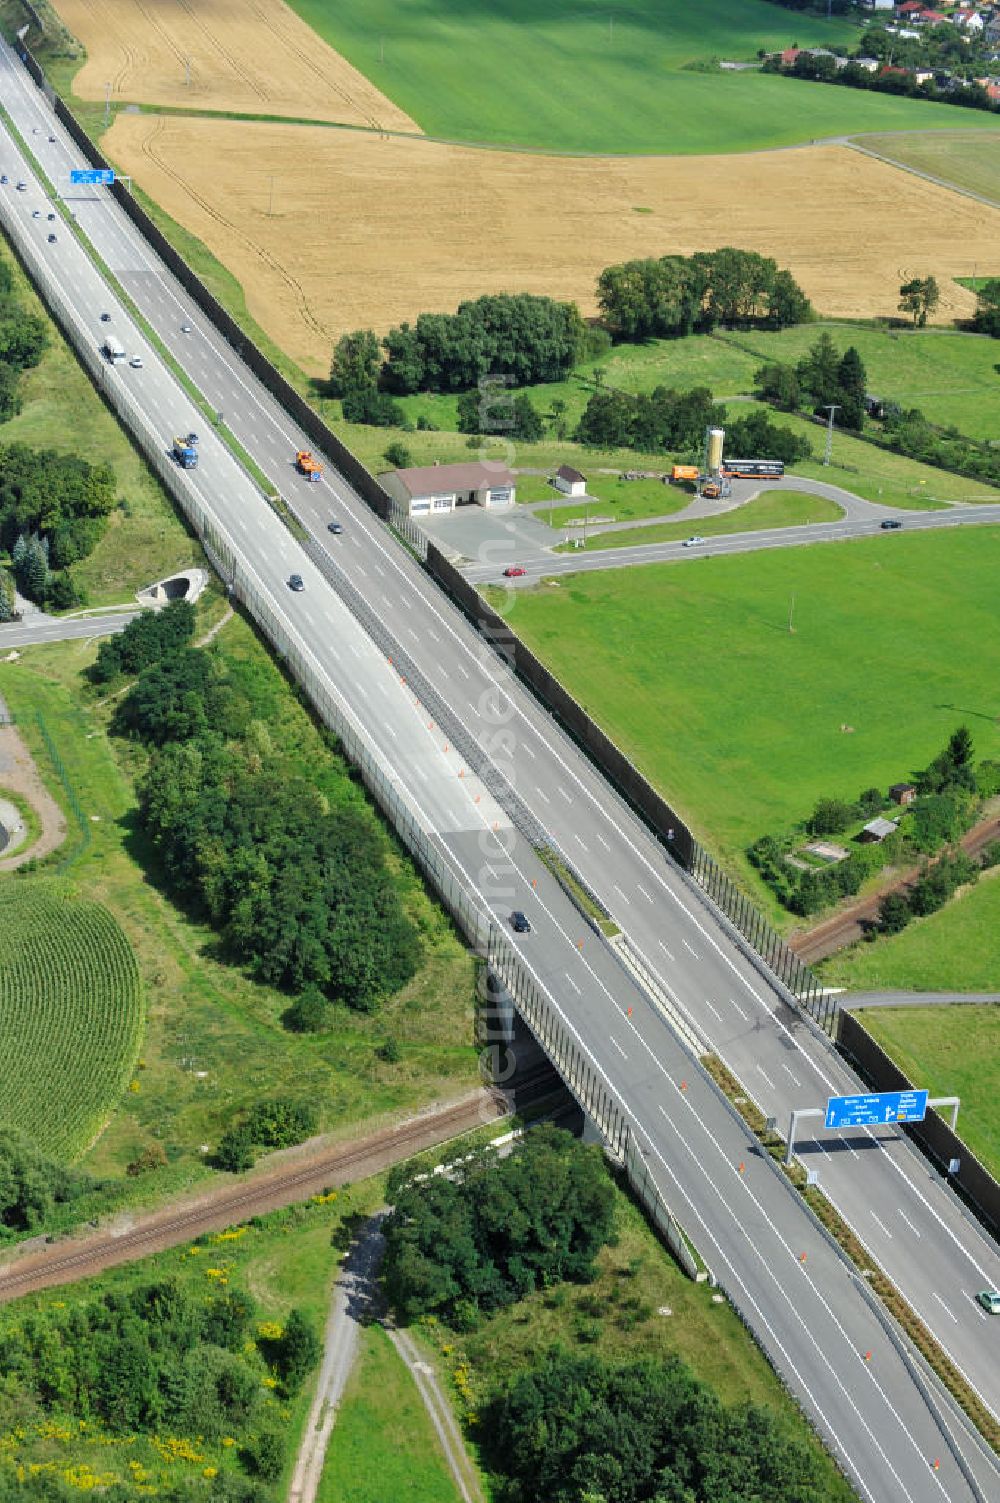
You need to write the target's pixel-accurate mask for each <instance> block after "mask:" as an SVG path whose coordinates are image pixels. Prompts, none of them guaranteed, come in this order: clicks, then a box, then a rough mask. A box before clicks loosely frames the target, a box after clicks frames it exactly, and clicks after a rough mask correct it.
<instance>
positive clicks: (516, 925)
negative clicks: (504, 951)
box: [510, 908, 531, 934]
mask: <svg viewBox="0 0 1000 1503" xmlns="http://www.w3.org/2000/svg"><path fill="white" fill-rule="evenodd" d="M510 927H511V928H512V929H513V931H514V933H515V934H530V933H531V925H530V924H529V923H528V918H527V914H524V913H522V912H521V910H520V908H515V909H514V912H513V913H512V914H511V916H510Z"/></svg>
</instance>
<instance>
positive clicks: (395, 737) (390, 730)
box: [385, 721, 399, 741]
mask: <svg viewBox="0 0 1000 1503" xmlns="http://www.w3.org/2000/svg"><path fill="white" fill-rule="evenodd" d="M385 728H386V730H387V731H388V732H389V735H390V736H391V737H392V739H393V741H398V740H399V737H398V736H397V735H396V732H395V731H394V730H393V728H392V726H391V725H390V724H389V722H388V721H386V723H385Z"/></svg>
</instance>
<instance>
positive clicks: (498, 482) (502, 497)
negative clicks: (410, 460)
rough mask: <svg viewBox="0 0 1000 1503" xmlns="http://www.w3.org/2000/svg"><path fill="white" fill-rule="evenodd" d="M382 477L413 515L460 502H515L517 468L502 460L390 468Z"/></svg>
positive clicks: (450, 507) (433, 512)
mask: <svg viewBox="0 0 1000 1503" xmlns="http://www.w3.org/2000/svg"><path fill="white" fill-rule="evenodd" d="M379 480H380V481H381V483H382V485H383V486H384V487H385V489H386V490H387V491H388V492H389V495H390V496H392V497H393V499H394V500H396V501H398V502H399V503H400V505H401V506H403V507H405V509H406V511H407V512H408V514H409V515H410V516H411V517H420V516H424V517H426V516H432V515H433V516H437V515H440V514H443V513H444V512H448V511H454V510H455V507H456V506H469V505H475V506H486V507H494V506H511V505H513V502H514V497H515V490H514V471H513V470H509V469H508V468H507V466H506V465H502V464H483V463H480V462H479V461H476V462H474V463H470V464H433V465H426V466H424V467H422V468H417V469H411V470H389V471H388V472H387V473H386V474H384V475H380V476H379Z"/></svg>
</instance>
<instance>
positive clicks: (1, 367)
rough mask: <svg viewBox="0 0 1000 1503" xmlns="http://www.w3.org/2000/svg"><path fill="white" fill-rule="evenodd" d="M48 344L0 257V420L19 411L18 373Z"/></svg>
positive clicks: (42, 327) (33, 362) (40, 322)
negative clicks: (22, 303)
mask: <svg viewBox="0 0 1000 1503" xmlns="http://www.w3.org/2000/svg"><path fill="white" fill-rule="evenodd" d="M47 344H48V335H47V333H46V330H45V324H44V321H43V320H42V319H41V318H39V317H38V316H37V314H34V313H28V312H26V310H25V309H24V308H23V307H22V305H21V300H20V298H19V297H18V295H17V289H16V287H15V286H14V273H13V270H12V268H11V264H10V262H9V261H6V260H4V259H2V258H0V423H6V422H7V421H8V420H9V419H10V418H12V417H16V416H17V414H18V413H19V412H20V410H21V396H20V386H21V376H22V374H23V373H24V371H26V370H30V369H31V368H32V367H33V366H36V365H37V364H38V362H39V361H40V360H41V358H42V355H43V354H44V352H45V347H46V345H47Z"/></svg>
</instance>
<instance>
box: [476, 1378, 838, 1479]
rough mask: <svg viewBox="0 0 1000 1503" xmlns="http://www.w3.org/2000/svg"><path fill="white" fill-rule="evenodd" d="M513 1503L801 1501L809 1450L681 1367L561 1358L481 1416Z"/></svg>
mask: <svg viewBox="0 0 1000 1503" xmlns="http://www.w3.org/2000/svg"><path fill="white" fill-rule="evenodd" d="M483 1421H484V1422H483V1425H482V1435H483V1445H484V1448H485V1453H486V1457H487V1460H488V1463H489V1465H490V1467H491V1469H492V1470H493V1471H494V1472H496V1473H497V1474H498V1475H499V1476H500V1477H501V1478H502V1479H503V1483H504V1489H503V1496H504V1498H506V1499H508V1500H509V1503H534V1500H535V1499H540V1498H544V1499H545V1503H581V1500H583V1503H681V1500H693V1499H699V1500H705V1503H709V1500H725V1503H760V1500H762V1499H766V1500H767V1503H804V1500H807V1499H817V1498H819V1497H820V1496H821V1492H820V1487H821V1483H820V1473H819V1463H818V1459H817V1457H816V1454H815V1452H814V1450H813V1449H812V1448H810V1447H807V1446H804V1445H802V1444H800V1443H798V1442H797V1441H794V1440H790V1439H789V1438H788V1437H787V1436H786V1435H785V1434H784V1433H783V1431H782V1430H781V1429H780V1428H779V1426H778V1425H777V1424H776V1422H775V1420H774V1418H773V1416H772V1414H771V1412H770V1411H769V1410H767V1409H761V1408H755V1407H752V1406H749V1405H748V1406H746V1407H744V1408H737V1407H735V1406H734V1407H731V1408H727V1407H726V1406H725V1405H723V1404H722V1403H721V1401H720V1400H719V1399H718V1398H717V1397H716V1395H715V1394H714V1393H713V1392H712V1390H711V1389H709V1388H706V1387H705V1386H704V1384H702V1383H700V1382H699V1381H698V1379H696V1378H695V1377H694V1375H693V1374H692V1373H691V1371H690V1369H689V1368H688V1367H686V1366H685V1364H684V1363H683V1362H681V1360H680V1359H679V1358H677V1357H669V1358H667V1359H666V1360H657V1359H655V1358H640V1359H638V1360H633V1361H630V1362H625V1363H621V1364H611V1363H609V1362H607V1361H606V1360H604V1359H603V1358H601V1357H598V1356H577V1355H575V1354H573V1353H570V1352H567V1351H564V1350H560V1349H558V1348H556V1349H553V1350H551V1351H549V1352H548V1353H547V1354H546V1355H545V1356H544V1357H543V1358H542V1359H541V1360H540V1361H539V1362H538V1363H537V1365H536V1366H534V1367H532V1368H529V1369H528V1370H527V1371H526V1372H522V1373H520V1374H518V1375H517V1376H516V1377H515V1378H513V1379H512V1380H511V1381H510V1382H509V1383H507V1385H506V1386H505V1387H504V1388H503V1389H501V1391H500V1392H499V1393H498V1395H497V1396H496V1397H495V1399H494V1400H493V1401H492V1403H491V1404H490V1406H489V1410H488V1412H487V1413H486V1414H484V1416H483Z"/></svg>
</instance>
